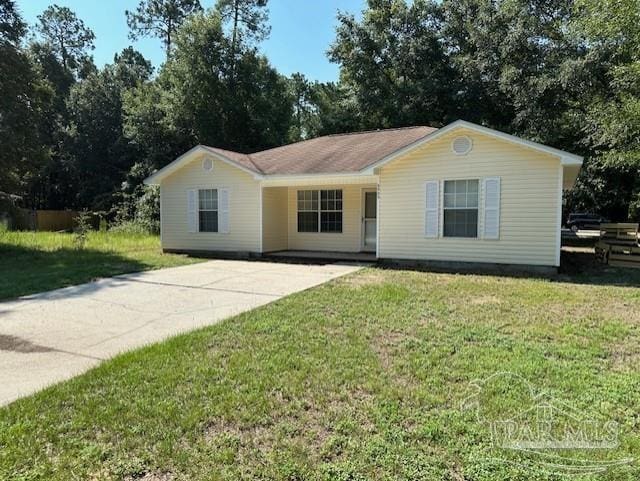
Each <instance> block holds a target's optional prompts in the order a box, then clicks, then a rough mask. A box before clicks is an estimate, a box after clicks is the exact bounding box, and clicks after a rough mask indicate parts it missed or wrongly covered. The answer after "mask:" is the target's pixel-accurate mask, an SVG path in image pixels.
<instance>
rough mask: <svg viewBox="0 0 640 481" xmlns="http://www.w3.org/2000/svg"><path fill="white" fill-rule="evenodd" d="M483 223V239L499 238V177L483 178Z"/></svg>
mask: <svg viewBox="0 0 640 481" xmlns="http://www.w3.org/2000/svg"><path fill="white" fill-rule="evenodd" d="M483 224H484V235H483V237H484V238H485V239H499V238H500V177H487V178H486V179H484V222H483Z"/></svg>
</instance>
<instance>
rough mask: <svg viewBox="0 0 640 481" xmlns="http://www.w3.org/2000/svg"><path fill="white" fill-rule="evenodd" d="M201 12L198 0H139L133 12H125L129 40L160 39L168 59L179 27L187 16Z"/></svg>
mask: <svg viewBox="0 0 640 481" xmlns="http://www.w3.org/2000/svg"><path fill="white" fill-rule="evenodd" d="M201 10H202V7H201V6H200V1H199V0H141V1H140V4H139V5H138V7H137V8H136V10H135V11H129V10H126V11H125V15H126V16H127V25H128V26H129V29H130V32H129V38H130V39H131V40H138V39H139V38H140V37H148V36H151V37H157V38H160V39H161V40H162V44H163V45H164V48H165V51H166V52H167V57H169V55H170V54H171V48H172V46H173V38H174V36H175V33H176V31H177V30H178V28H179V27H180V25H182V23H183V22H184V20H185V19H186V18H187V17H188V16H189V15H191V14H193V13H196V12H200V11H201Z"/></svg>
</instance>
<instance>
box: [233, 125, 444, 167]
mask: <svg viewBox="0 0 640 481" xmlns="http://www.w3.org/2000/svg"><path fill="white" fill-rule="evenodd" d="M412 129H432V130H437V128H436V127H430V126H428V125H411V126H407V127H391V128H389V129H375V130H361V131H359V132H342V133H338V134H326V135H319V136H318V137H312V138H310V139H303V140H297V141H295V142H291V143H289V144H284V145H278V146H277V147H271V148H269V149H264V150H258V151H257V152H252V153H251V154H245V155H247V156H248V157H249V158H250V159H251V161H252V162H253V159H252V156H254V155H257V154H262V153H264V152H273V151H275V150H279V149H285V148H287V147H291V146H292V145H296V144H302V143H304V142H312V141H314V140H318V139H326V138H327V137H341V136H347V135H359V134H370V133H375V132H391V131H394V130H412Z"/></svg>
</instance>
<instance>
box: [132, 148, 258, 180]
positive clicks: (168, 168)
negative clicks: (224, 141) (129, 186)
mask: <svg viewBox="0 0 640 481" xmlns="http://www.w3.org/2000/svg"><path fill="white" fill-rule="evenodd" d="M198 154H206V155H210V156H211V157H213V158H215V159H217V160H220V161H222V162H225V163H227V164H229V165H232V166H233V167H237V168H238V169H240V170H242V171H244V172H246V173H248V174H250V175H252V176H253V177H254V179H256V180H259V179H262V178H263V177H264V176H263V175H262V174H260V173H259V172H256V171H254V170H251V169H248V168H247V167H245V166H244V165H241V164H239V163H238V162H236V161H235V160H233V159H230V158H229V157H227V156H225V155H222V154H221V153H219V152H216V151H214V150H211V149H209V148H208V147H207V146H206V145H196V146H195V147H194V148H192V149H191V150H188V151H187V152H185V153H184V154H182V155H181V156H180V157H178V158H177V159H176V160H174V161H173V162H171V163H169V164H167V165H165V166H164V167H163V168H162V169H160V170H158V171H156V172H154V173H153V174H151V175H150V176H149V177H147V178H146V179H144V181H143V182H144V184H145V185H160V182H162V180H163V179H165V178H166V177H168V176H169V175H171V174H173V173H174V172H176V171H178V170H179V169H180V168H182V167H183V166H184V165H185V164H186V163H187V162H189V161H190V160H191V159H192V158H193V157H194V156H196V155H198Z"/></svg>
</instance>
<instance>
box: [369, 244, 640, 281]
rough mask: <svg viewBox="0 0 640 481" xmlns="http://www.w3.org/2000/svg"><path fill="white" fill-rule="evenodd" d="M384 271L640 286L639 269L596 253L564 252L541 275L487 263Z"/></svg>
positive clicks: (387, 267) (588, 251) (393, 267)
mask: <svg viewBox="0 0 640 481" xmlns="http://www.w3.org/2000/svg"><path fill="white" fill-rule="evenodd" d="M380 267H381V268H383V269H394V270H412V271H422V272H439V273H446V274H461V275H486V276H499V277H507V278H518V279H541V280H548V281H552V282H567V283H573V284H590V285H598V286H617V287H640V269H634V268H625V267H610V266H607V265H602V264H600V263H598V262H597V261H596V259H595V256H594V254H593V251H591V250H590V249H585V250H584V251H578V252H576V251H570V252H567V251H564V250H563V251H562V254H561V259H560V268H559V269H558V272H557V273H551V272H550V273H539V272H535V271H530V270H527V269H526V268H520V267H518V266H515V265H509V266H507V265H505V266H500V265H497V264H488V265H487V266H486V267H484V266H479V265H476V264H474V265H470V266H469V267H466V266H462V265H456V266H455V267H453V266H452V267H447V266H441V265H438V266H427V265H415V266H405V265H381V266H380Z"/></svg>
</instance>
